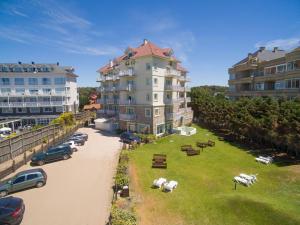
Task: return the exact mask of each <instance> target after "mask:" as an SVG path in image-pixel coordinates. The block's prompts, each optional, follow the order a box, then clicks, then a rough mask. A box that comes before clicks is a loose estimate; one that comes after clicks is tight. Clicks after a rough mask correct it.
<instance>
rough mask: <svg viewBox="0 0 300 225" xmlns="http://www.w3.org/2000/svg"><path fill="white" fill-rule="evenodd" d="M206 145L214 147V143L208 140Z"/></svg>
mask: <svg viewBox="0 0 300 225" xmlns="http://www.w3.org/2000/svg"><path fill="white" fill-rule="evenodd" d="M207 145H208V146H210V147H214V146H215V145H216V143H215V142H214V141H211V140H208V142H207Z"/></svg>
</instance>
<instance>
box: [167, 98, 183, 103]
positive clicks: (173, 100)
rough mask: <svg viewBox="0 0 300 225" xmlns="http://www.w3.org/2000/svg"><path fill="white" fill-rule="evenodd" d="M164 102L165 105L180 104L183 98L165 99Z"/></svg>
mask: <svg viewBox="0 0 300 225" xmlns="http://www.w3.org/2000/svg"><path fill="white" fill-rule="evenodd" d="M164 102H165V104H175V103H181V102H184V98H176V99H165V100H164Z"/></svg>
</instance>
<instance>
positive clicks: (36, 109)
mask: <svg viewBox="0 0 300 225" xmlns="http://www.w3.org/2000/svg"><path fill="white" fill-rule="evenodd" d="M30 112H31V113H40V108H37V107H32V108H30Z"/></svg>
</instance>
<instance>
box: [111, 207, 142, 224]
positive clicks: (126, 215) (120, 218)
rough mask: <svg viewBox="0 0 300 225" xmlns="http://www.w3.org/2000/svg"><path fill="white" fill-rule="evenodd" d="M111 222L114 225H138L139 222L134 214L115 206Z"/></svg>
mask: <svg viewBox="0 0 300 225" xmlns="http://www.w3.org/2000/svg"><path fill="white" fill-rule="evenodd" d="M111 222H112V225H136V224H137V220H136V216H135V214H134V213H133V212H130V211H128V210H124V209H120V208H118V207H117V206H115V205H113V206H112V209H111Z"/></svg>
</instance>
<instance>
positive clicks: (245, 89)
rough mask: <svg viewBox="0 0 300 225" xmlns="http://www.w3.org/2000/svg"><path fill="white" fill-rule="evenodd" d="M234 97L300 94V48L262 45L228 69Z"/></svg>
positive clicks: (230, 91)
mask: <svg viewBox="0 0 300 225" xmlns="http://www.w3.org/2000/svg"><path fill="white" fill-rule="evenodd" d="M228 71H229V76H230V78H229V81H228V84H229V92H228V96H229V97H231V98H233V99H234V98H238V97H242V96H244V97H245V96H248V97H254V96H271V97H277V98H282V97H283V98H288V99H290V98H295V97H300V47H298V48H296V49H294V50H292V51H290V52H285V51H283V50H279V49H278V48H276V47H275V48H274V49H273V50H267V49H265V48H264V47H261V48H260V49H259V50H258V51H256V52H254V53H249V54H248V57H246V58H245V59H243V60H241V61H240V62H238V63H236V64H235V65H233V67H231V68H229V70H228Z"/></svg>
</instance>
